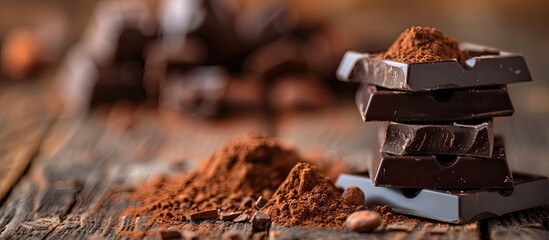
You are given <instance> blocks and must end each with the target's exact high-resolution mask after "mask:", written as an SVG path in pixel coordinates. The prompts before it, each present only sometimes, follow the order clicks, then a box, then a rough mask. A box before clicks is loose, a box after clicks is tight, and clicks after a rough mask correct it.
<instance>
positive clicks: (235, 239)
mask: <svg viewBox="0 0 549 240" xmlns="http://www.w3.org/2000/svg"><path fill="white" fill-rule="evenodd" d="M221 239H223V240H243V239H245V238H244V237H243V236H242V234H240V231H238V230H231V231H228V232H225V233H223V235H221Z"/></svg>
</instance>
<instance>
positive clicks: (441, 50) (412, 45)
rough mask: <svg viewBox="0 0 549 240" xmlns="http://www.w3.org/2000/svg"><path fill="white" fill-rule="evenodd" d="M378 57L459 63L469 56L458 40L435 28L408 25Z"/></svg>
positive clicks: (412, 61)
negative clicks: (456, 61) (453, 61)
mask: <svg viewBox="0 0 549 240" xmlns="http://www.w3.org/2000/svg"><path fill="white" fill-rule="evenodd" d="M378 58H383V59H391V60H395V61H398V62H407V63H419V62H436V61H445V60H452V59H457V60H458V61H459V62H460V63H461V64H463V63H464V62H465V60H467V59H468V58H469V55H468V53H467V52H463V51H461V50H460V49H459V46H458V42H457V41H456V40H455V39H454V38H451V37H449V36H446V35H444V34H443V33H442V32H441V31H439V30H437V29H436V28H430V27H410V28H408V29H406V30H405V31H404V32H403V33H401V34H400V36H399V37H398V38H397V40H396V41H395V42H394V43H393V45H391V47H389V49H387V51H386V52H385V53H382V54H380V55H378Z"/></svg>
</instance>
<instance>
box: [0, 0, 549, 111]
mask: <svg viewBox="0 0 549 240" xmlns="http://www.w3.org/2000/svg"><path fill="white" fill-rule="evenodd" d="M0 18H1V21H0V44H1V46H2V47H1V51H2V52H1V59H0V63H1V66H2V68H1V74H0V82H1V83H0V84H2V85H0V86H2V88H6V87H9V86H11V85H14V84H23V83H22V82H29V81H30V82H35V84H36V82H38V81H39V82H41V83H39V84H44V83H42V82H48V83H47V85H51V86H52V91H55V92H56V93H57V95H59V96H60V98H61V99H63V102H64V105H65V109H67V110H68V111H71V112H82V111H87V110H88V108H89V107H95V106H100V105H103V104H105V103H106V104H110V103H114V102H117V101H119V100H124V101H130V102H137V103H143V102H145V103H148V104H151V105H154V106H156V105H157V106H160V107H161V108H162V109H171V110H176V111H181V112H184V113H188V114H191V115H197V116H203V117H222V116H224V115H228V114H234V113H237V112H245V111H265V113H266V114H272V113H276V112H279V111H286V110H288V109H294V110H295V109H314V108H318V107H322V106H326V105H331V104H338V103H339V102H340V101H341V99H343V101H345V99H347V100H349V99H351V100H352V94H353V86H349V85H347V84H341V83H338V82H336V81H335V78H334V76H333V75H334V71H335V69H336V67H337V64H338V63H339V60H340V59H341V57H342V55H343V53H344V52H345V51H347V50H357V51H362V52H373V51H381V50H383V49H386V48H387V47H388V46H389V45H390V44H391V43H392V42H393V41H394V39H395V38H396V37H397V36H398V34H399V33H400V32H402V31H403V30H404V29H405V28H407V27H409V26H413V25H419V26H432V27H436V28H439V29H441V30H442V31H443V32H444V33H445V34H447V35H450V36H453V37H455V38H457V39H458V40H459V41H467V42H473V43H479V44H483V45H487V46H493V47H496V48H499V49H502V50H507V51H512V52H521V53H523V54H524V56H525V58H526V60H527V63H528V64H529V68H530V71H531V73H532V75H533V78H534V82H533V83H530V84H516V85H512V86H511V87H510V90H511V95H512V99H513V103H514V105H515V108H516V111H517V115H533V116H537V117H545V116H546V115H547V113H549V85H548V79H549V62H548V61H547V60H546V54H547V53H548V52H549V51H548V50H549V31H548V30H547V23H548V22H549V3H548V2H547V1H541V0H540V1H533V0H532V1H518V0H504V1H495V0H494V1H481V2H479V1H472V0H471V1H469V0H466V1H458V2H454V1H434V0H432V1H427V0H423V1H362V0H337V1H336V0H315V1H313V0H298V1H283V0H268V1H257V0H230V1H222V0H203V1H199V0H196V1H184V0H144V1H137V0H131V1H124V0H119V1H61V0H51V1H47V3H46V2H44V1H28V0H24V1H1V2H0Z"/></svg>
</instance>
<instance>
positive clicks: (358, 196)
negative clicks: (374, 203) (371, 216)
mask: <svg viewBox="0 0 549 240" xmlns="http://www.w3.org/2000/svg"><path fill="white" fill-rule="evenodd" d="M341 197H342V198H343V200H344V201H346V202H347V203H348V204H350V205H353V206H363V205H364V203H365V202H366V200H365V198H364V193H363V192H362V190H360V189H359V188H358V187H356V186H350V187H348V188H347V189H346V190H345V191H344V192H343V194H342V195H341Z"/></svg>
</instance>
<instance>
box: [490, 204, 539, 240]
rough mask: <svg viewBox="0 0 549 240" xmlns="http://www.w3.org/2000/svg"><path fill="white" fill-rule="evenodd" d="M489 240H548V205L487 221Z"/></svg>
mask: <svg viewBox="0 0 549 240" xmlns="http://www.w3.org/2000/svg"><path fill="white" fill-rule="evenodd" d="M488 229H489V234H490V239H493V240H495V239H501V240H503V239H549V205H545V206H542V207H538V208H533V209H528V210H524V211H519V212H515V213H511V214H507V215H504V216H502V217H498V218H493V219H490V220H489V221H488Z"/></svg>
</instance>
